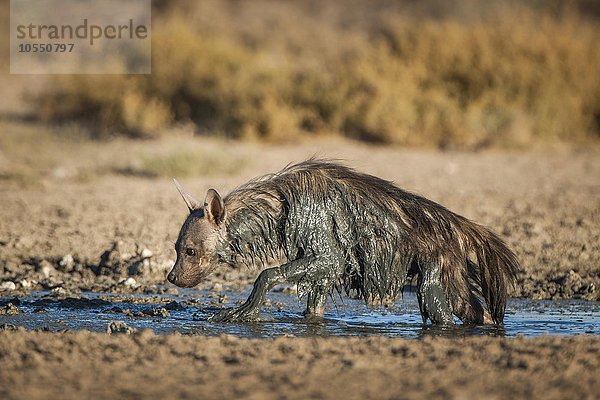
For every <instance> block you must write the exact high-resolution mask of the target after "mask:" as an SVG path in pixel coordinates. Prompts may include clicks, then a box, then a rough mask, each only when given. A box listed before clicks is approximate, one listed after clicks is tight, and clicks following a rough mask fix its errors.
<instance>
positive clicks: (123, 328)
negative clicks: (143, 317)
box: [106, 321, 137, 335]
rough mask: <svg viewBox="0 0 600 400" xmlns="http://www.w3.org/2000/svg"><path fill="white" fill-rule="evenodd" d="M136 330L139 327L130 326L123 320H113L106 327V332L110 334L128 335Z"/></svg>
mask: <svg viewBox="0 0 600 400" xmlns="http://www.w3.org/2000/svg"><path fill="white" fill-rule="evenodd" d="M136 331H137V329H135V328H132V327H130V326H128V325H127V324H126V323H125V322H123V321H111V322H109V323H108V326H107V327H106V333H108V334H110V335H112V334H115V333H124V334H126V335H130V334H132V333H135V332H136Z"/></svg>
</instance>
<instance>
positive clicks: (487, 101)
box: [36, 0, 600, 148]
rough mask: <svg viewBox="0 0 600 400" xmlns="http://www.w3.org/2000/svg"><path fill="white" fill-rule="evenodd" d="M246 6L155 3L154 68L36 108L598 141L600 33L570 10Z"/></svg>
mask: <svg viewBox="0 0 600 400" xmlns="http://www.w3.org/2000/svg"><path fill="white" fill-rule="evenodd" d="M250 3H251V4H248V3H247V2H234V1H220V2H192V1H182V2H177V4H176V6H174V5H170V4H171V3H165V4H162V3H157V10H156V13H155V16H156V18H155V20H154V22H153V53H152V54H153V66H152V68H153V72H152V74H151V75H148V76H116V77H115V76H101V77H89V76H80V77H76V76H67V77H63V78H60V79H57V80H55V81H54V82H53V84H52V85H51V86H50V87H49V89H48V90H47V91H45V92H43V93H42V94H41V95H39V96H38V97H37V99H36V104H37V106H38V107H37V110H38V115H39V116H40V117H41V118H43V119H45V120H50V121H73V120H75V121H80V122H84V123H85V124H86V126H87V127H88V128H89V129H91V131H92V132H93V133H94V135H95V136H110V135H122V134H126V135H130V136H145V137H148V136H149V137H156V136H161V135H163V134H164V132H165V130H166V128H168V127H169V126H171V125H173V124H174V123H178V122H182V121H183V122H188V121H191V122H193V123H194V124H195V126H196V127H197V131H198V132H201V133H206V134H211V135H222V136H228V137H235V138H255V139H268V140H275V141H280V140H289V139H293V138H296V137H298V136H299V135H314V134H321V133H323V132H328V133H331V132H333V133H337V134H340V135H344V136H347V137H353V138H358V139H361V140H367V141H372V142H379V143H395V144H404V145H429V146H437V147H442V148H446V147H461V148H480V147H486V146H493V145H500V146H526V145H529V144H531V143H532V142H539V141H542V142H543V141H550V142H552V141H586V140H589V139H592V140H598V138H599V137H600V52H598V43H599V42H600V28H599V27H598V24H597V22H596V21H595V20H591V21H590V20H586V19H584V18H583V17H581V16H580V15H579V14H578V13H577V12H576V11H574V10H572V9H563V8H558V9H557V8H556V7H554V8H551V7H549V6H548V7H545V8H541V9H540V8H536V9H534V8H530V7H527V6H525V5H517V6H515V7H513V8H509V7H508V6H506V5H501V6H498V5H494V3H492V2H486V1H480V2H469V4H470V6H465V5H464V3H457V4H461V6H458V5H457V4H455V5H457V7H456V9H453V8H452V7H450V6H444V5H443V4H444V3H443V2H435V1H429V2H425V3H426V5H427V4H429V7H430V8H428V7H427V6H426V5H422V6H420V7H419V6H414V7H412V8H407V7H406V6H404V5H402V4H400V3H399V4H392V5H387V6H386V5H385V4H387V3H386V2H379V1H377V2H368V1H366V0H363V1H360V0H353V1H351V2H340V1H337V2H327V4H321V3H318V2H312V1H294V2H272V1H266V0H265V1H259V2H250ZM503 4H504V3H503ZM511 4H513V5H514V3H511ZM553 4H556V3H553ZM417 7H418V8H417ZM436 7H437V8H436ZM433 10H438V11H436V13H434V12H433ZM439 10H441V11H439ZM450 10H453V11H450ZM440 13H441V15H440Z"/></svg>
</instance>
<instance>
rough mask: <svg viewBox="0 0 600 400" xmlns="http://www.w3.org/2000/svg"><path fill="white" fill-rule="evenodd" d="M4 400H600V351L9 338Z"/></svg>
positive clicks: (397, 342) (543, 342) (554, 345)
mask: <svg viewBox="0 0 600 400" xmlns="http://www.w3.org/2000/svg"><path fill="white" fill-rule="evenodd" d="M0 363H1V366H2V368H1V369H0V397H2V398H3V399H17V398H19V399H25V398H27V399H38V398H62V399H80V398H121V399H136V398H173V399H180V398H211V399H231V398H236V399H305V398H314V399H365V398H378V399H413V398H434V399H449V398H461V399H500V398H504V399H506V398H515V399H516V398H522V399H534V398H535V399H546V400H549V399H565V398H571V399H593V398H598V397H597V396H598V393H599V392H600V380H599V379H598V370H599V368H600V339H598V338H597V337H583V336H582V337H566V338H559V337H542V338H537V339H512V340H507V339H500V338H488V337H480V338H467V339H451V340H449V339H439V338H426V339H423V340H419V341H413V340H401V339H386V338H381V337H374V338H368V339H364V338H363V339H359V338H330V339H325V338H302V339H300V338H294V339H292V338H277V339H274V340H257V339H254V340H248V339H239V338H236V337H230V336H224V337H217V338H207V337H203V336H187V337H186V336H179V335H167V336H155V335H153V334H152V333H151V332H149V331H144V332H140V333H136V334H134V335H129V336H128V335H122V334H121V335H103V334H93V333H89V332H79V333H62V334H59V333H54V334H49V333H40V332H0Z"/></svg>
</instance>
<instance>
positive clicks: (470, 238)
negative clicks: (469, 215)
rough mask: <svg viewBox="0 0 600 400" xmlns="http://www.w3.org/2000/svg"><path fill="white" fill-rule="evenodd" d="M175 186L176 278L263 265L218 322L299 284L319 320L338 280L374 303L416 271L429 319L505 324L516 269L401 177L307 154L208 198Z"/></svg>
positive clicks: (481, 234) (477, 232)
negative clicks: (178, 198)
mask: <svg viewBox="0 0 600 400" xmlns="http://www.w3.org/2000/svg"><path fill="white" fill-rule="evenodd" d="M176 185H177V187H178V189H179V191H180V193H181V195H182V197H183V198H184V200H185V202H186V204H187V206H188V208H189V210H190V214H189V215H188V217H187V219H186V221H185V222H184V224H183V226H182V228H181V231H180V233H179V237H178V239H177V242H176V251H177V261H176V262H175V265H174V267H173V269H172V271H171V272H170V273H169V275H168V279H169V281H170V282H171V283H174V284H176V285H178V286H182V287H191V286H194V285H196V284H198V283H199V282H200V281H201V280H202V278H203V277H204V276H206V275H207V274H208V273H210V272H211V271H212V270H214V269H215V268H217V267H219V266H220V265H225V264H229V265H233V266H236V267H239V266H244V265H247V266H251V265H259V266H268V265H272V263H273V262H274V260H281V264H280V265H279V266H277V267H271V268H267V269H265V270H263V271H262V272H261V273H260V275H259V276H258V278H257V280H256V282H255V283H254V288H253V290H252V293H251V295H250V297H249V298H248V300H247V301H246V303H244V304H243V305H242V306H241V307H238V308H233V309H226V310H224V311H223V312H221V313H220V314H219V315H218V316H216V318H215V319H217V320H232V319H254V318H256V317H257V316H258V313H259V311H260V307H261V305H262V303H263V300H264V296H265V294H266V293H267V291H268V290H269V289H270V288H271V287H273V286H274V285H276V284H277V283H281V282H290V283H297V284H298V288H299V293H300V294H301V295H306V298H307V308H306V311H305V315H308V316H321V317H322V316H323V313H324V310H325V302H326V299H327V295H328V294H330V293H331V291H332V289H334V288H337V289H339V290H343V291H345V292H346V293H348V294H354V295H358V296H360V297H362V298H364V299H365V300H366V301H367V302H372V301H374V300H377V299H379V300H383V299H387V298H390V297H392V298H393V297H395V296H396V295H397V294H398V293H399V292H401V290H402V288H403V286H404V285H405V284H406V283H407V282H409V281H411V280H412V279H413V278H414V277H416V278H417V298H418V300H419V307H420V311H421V315H422V318H423V322H426V321H427V320H428V319H429V320H431V322H432V323H434V324H452V323H453V315H455V316H457V317H458V318H459V319H460V320H461V321H463V322H464V323H469V324H482V323H497V324H501V323H502V321H503V318H504V310H505V306H506V296H507V287H508V286H509V285H510V284H512V283H513V282H514V280H515V277H516V273H517V271H518V268H519V264H518V261H517V259H516V256H515V255H514V253H513V252H512V251H511V250H510V249H509V248H508V247H507V246H506V245H505V244H504V243H503V241H502V240H501V239H500V238H499V237H498V236H496V235H495V234H494V233H492V232H491V231H490V230H488V229H486V228H484V227H482V226H480V225H477V224H475V223H473V222H471V221H469V220H468V219H466V218H464V217H461V216H459V215H457V214H455V213H453V212H451V211H449V210H447V209H446V208H444V207H443V206H441V205H439V204H437V203H435V202H433V201H431V200H428V199H426V198H423V197H421V196H418V195H415V194H412V193H409V192H406V191H404V190H402V189H400V188H398V187H397V186H395V185H394V184H393V183H391V182H389V181H385V180H383V179H380V178H377V177H374V176H371V175H367V174H363V173H359V172H356V171H354V170H353V169H350V168H347V167H345V166H342V165H340V164H337V163H334V162H328V161H321V160H314V159H311V160H308V161H305V162H302V163H299V164H295V165H291V166H288V167H286V168H284V169H283V170H281V171H280V172H278V173H275V174H272V175H267V176H263V177H260V178H257V179H254V180H252V181H250V182H248V183H246V184H245V185H243V186H241V187H239V188H237V189H235V190H233V191H232V192H231V193H229V194H228V195H227V196H225V198H221V196H220V195H219V194H218V193H217V192H216V191H214V190H213V189H211V190H209V191H208V193H207V196H206V199H205V202H204V203H203V204H200V203H199V202H198V201H197V200H195V199H194V198H193V197H192V196H191V195H189V194H188V193H187V192H186V191H185V190H184V189H183V188H181V186H179V184H178V183H177V182H176Z"/></svg>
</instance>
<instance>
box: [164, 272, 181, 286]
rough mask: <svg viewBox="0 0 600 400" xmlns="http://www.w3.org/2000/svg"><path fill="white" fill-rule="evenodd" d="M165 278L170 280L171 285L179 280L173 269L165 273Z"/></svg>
mask: <svg viewBox="0 0 600 400" xmlns="http://www.w3.org/2000/svg"><path fill="white" fill-rule="evenodd" d="M167 280H168V281H169V282H171V283H172V284H173V285H177V281H178V280H179V276H177V274H176V273H175V271H173V270H171V272H169V275H167Z"/></svg>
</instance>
